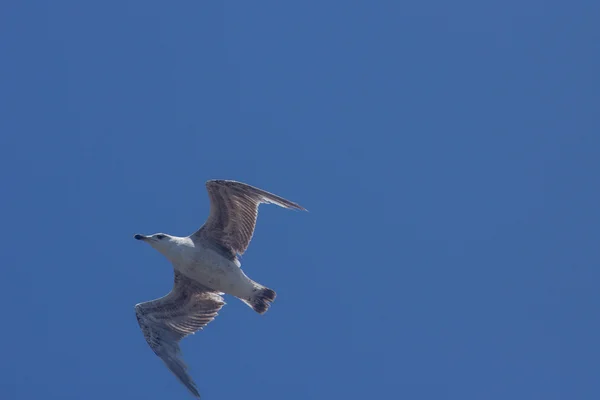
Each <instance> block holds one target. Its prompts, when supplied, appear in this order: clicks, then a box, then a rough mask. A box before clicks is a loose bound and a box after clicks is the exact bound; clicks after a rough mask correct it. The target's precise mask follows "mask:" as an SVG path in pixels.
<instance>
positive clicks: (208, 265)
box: [175, 249, 254, 297]
mask: <svg viewBox="0 0 600 400" xmlns="http://www.w3.org/2000/svg"><path fill="white" fill-rule="evenodd" d="M186 258H187V257H186ZM187 259H188V261H186V262H180V263H178V265H176V266H175V267H176V268H177V269H178V270H179V272H181V273H182V274H184V275H185V276H187V277H188V278H190V279H193V280H195V281H196V282H198V283H201V284H202V285H204V286H207V287H209V288H211V289H213V290H217V291H220V292H223V293H227V294H231V295H233V296H237V297H247V296H249V295H250V294H251V293H252V290H253V288H254V284H253V282H252V281H251V280H250V279H249V278H248V277H247V276H246V275H245V274H244V272H243V271H242V270H241V269H240V267H239V266H238V265H236V264H235V263H234V262H232V261H229V260H227V259H226V258H224V257H222V256H220V255H219V254H217V253H216V252H214V251H212V250H210V249H204V250H203V251H198V252H195V253H194V254H193V255H192V257H189V258H187Z"/></svg>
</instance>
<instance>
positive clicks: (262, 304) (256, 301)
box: [244, 287, 277, 314]
mask: <svg viewBox="0 0 600 400" xmlns="http://www.w3.org/2000/svg"><path fill="white" fill-rule="evenodd" d="M275 297H277V294H276V293H275V291H274V290H273V289H269V288H267V287H260V288H256V292H255V293H254V295H253V296H252V297H251V298H249V299H248V300H244V301H245V302H246V304H248V305H249V306H250V307H252V309H253V310H254V311H256V312H257V313H259V314H264V313H266V312H267V310H268V309H269V307H270V306H271V303H272V302H273V301H274V300H275Z"/></svg>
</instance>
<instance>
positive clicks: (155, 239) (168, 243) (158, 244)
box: [133, 233, 177, 256]
mask: <svg viewBox="0 0 600 400" xmlns="http://www.w3.org/2000/svg"><path fill="white" fill-rule="evenodd" d="M133 238H134V239H136V240H141V241H143V242H146V243H148V244H149V245H150V246H152V247H154V249H156V250H158V251H159V252H161V253H162V254H164V255H165V256H168V254H169V252H170V250H171V249H172V248H174V247H176V246H177V241H176V240H175V239H176V238H175V237H173V236H171V235H167V234H166V233H155V234H154V235H149V236H146V235H140V234H139V233H138V234H135V235H133Z"/></svg>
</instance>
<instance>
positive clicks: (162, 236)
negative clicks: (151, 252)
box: [156, 235, 165, 240]
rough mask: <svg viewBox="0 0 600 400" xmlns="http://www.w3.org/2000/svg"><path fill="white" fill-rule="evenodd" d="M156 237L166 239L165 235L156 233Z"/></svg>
mask: <svg viewBox="0 0 600 400" xmlns="http://www.w3.org/2000/svg"><path fill="white" fill-rule="evenodd" d="M156 238H157V239H158V240H161V239H164V238H165V235H156Z"/></svg>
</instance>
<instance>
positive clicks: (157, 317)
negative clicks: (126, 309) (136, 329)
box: [135, 271, 225, 397]
mask: <svg viewBox="0 0 600 400" xmlns="http://www.w3.org/2000/svg"><path fill="white" fill-rule="evenodd" d="M224 304H225V302H224V301H223V298H222V297H221V294H220V293H218V292H215V291H213V290H211V289H209V288H207V287H205V286H202V285H200V284H198V283H196V282H194V281H192V280H190V279H189V278H187V277H185V276H184V275H182V274H180V273H179V272H177V271H175V278H174V284H173V289H172V290H171V292H170V293H169V294H168V295H166V296H164V297H161V298H160V299H156V300H151V301H148V302H145V303H139V304H136V306H135V314H136V317H137V321H138V324H139V325H140V328H141V330H142V333H143V334H144V338H145V339H146V342H148V345H149V346H150V348H151V349H152V351H153V352H154V353H155V354H156V355H157V356H158V357H160V358H161V359H162V360H163V362H164V363H165V364H166V365H167V367H168V368H169V369H170V370H171V372H173V374H175V376H176V377H177V378H178V379H179V380H180V381H181V383H182V384H183V385H185V386H186V387H187V388H188V389H189V391H190V392H192V394H193V395H194V396H196V397H200V394H199V393H198V389H197V388H196V384H195V383H194V381H193V380H192V378H191V377H190V375H189V374H188V372H187V365H186V364H185V362H184V361H183V358H182V357H181V349H180V347H179V341H180V340H181V339H183V338H184V337H186V336H188V335H190V334H193V333H195V332H197V331H199V330H201V329H202V328H204V327H205V326H206V325H207V324H208V323H209V322H211V321H212V320H213V319H214V318H215V317H216V316H217V314H218V312H219V310H220V309H221V308H222V307H223V305H224Z"/></svg>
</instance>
